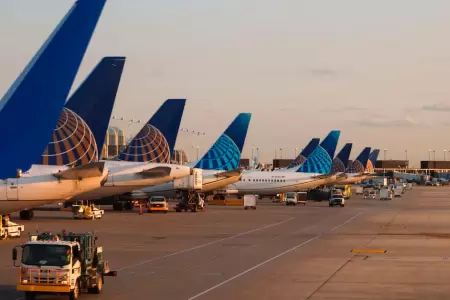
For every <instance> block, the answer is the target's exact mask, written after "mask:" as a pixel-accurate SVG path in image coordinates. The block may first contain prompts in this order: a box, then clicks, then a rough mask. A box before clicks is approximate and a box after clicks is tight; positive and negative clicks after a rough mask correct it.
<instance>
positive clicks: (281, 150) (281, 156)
mask: <svg viewBox="0 0 450 300" xmlns="http://www.w3.org/2000/svg"><path fill="white" fill-rule="evenodd" d="M280 159H283V148H280Z"/></svg>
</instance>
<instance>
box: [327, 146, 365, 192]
mask: <svg viewBox="0 0 450 300" xmlns="http://www.w3.org/2000/svg"><path fill="white" fill-rule="evenodd" d="M369 154H370V147H366V148H364V150H363V151H362V152H361V153H360V154H359V155H358V157H357V158H356V159H355V160H354V161H353V162H352V163H351V165H350V166H349V167H348V168H347V170H346V175H347V177H346V178H345V177H342V178H340V179H339V178H338V180H337V182H335V183H338V184H352V183H356V182H359V181H361V180H364V179H365V178H366V175H364V171H365V169H366V165H367V161H368V159H369Z"/></svg>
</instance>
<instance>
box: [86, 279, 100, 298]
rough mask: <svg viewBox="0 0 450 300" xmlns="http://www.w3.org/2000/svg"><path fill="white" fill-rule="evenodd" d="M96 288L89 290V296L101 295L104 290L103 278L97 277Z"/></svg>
mask: <svg viewBox="0 0 450 300" xmlns="http://www.w3.org/2000/svg"><path fill="white" fill-rule="evenodd" d="M96 284H97V285H96V286H95V287H93V288H90V289H88V292H89V294H100V293H101V292H102V290H103V278H102V276H97V282H96Z"/></svg>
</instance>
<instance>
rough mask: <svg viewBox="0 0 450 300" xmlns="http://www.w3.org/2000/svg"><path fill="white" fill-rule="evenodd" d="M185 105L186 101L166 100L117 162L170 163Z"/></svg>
mask: <svg viewBox="0 0 450 300" xmlns="http://www.w3.org/2000/svg"><path fill="white" fill-rule="evenodd" d="M185 104H186V99H168V100H166V101H165V102H164V103H163V104H162V105H161V107H160V108H159V109H158V110H157V111H156V113H155V114H154V115H153V116H152V117H151V118H150V120H149V121H148V122H147V124H145V125H144V127H142V129H141V130H140V131H139V133H138V134H137V135H136V136H135V137H134V138H133V140H132V141H131V142H130V144H129V145H128V147H127V148H126V149H125V151H124V152H122V153H121V154H120V155H119V160H123V161H134V162H157V163H170V156H171V153H172V152H173V149H174V147H175V142H176V140H177V135H178V131H179V129H180V123H181V118H182V117H183V112H184V106H185Z"/></svg>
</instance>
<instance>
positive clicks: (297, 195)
mask: <svg viewBox="0 0 450 300" xmlns="http://www.w3.org/2000/svg"><path fill="white" fill-rule="evenodd" d="M306 196H307V194H306V192H292V193H286V200H285V202H286V205H294V206H295V205H297V204H303V205H306V202H307V201H306Z"/></svg>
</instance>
